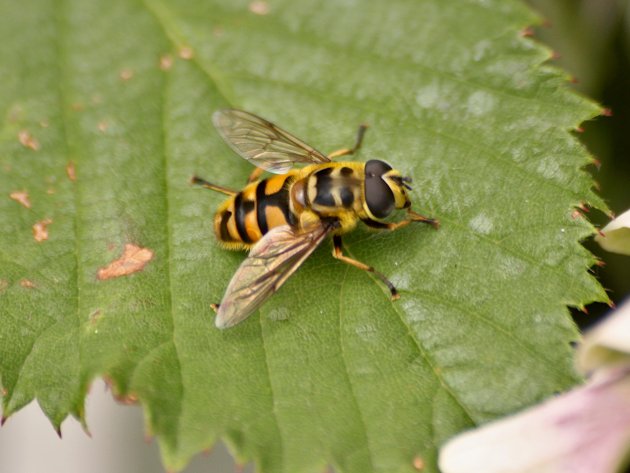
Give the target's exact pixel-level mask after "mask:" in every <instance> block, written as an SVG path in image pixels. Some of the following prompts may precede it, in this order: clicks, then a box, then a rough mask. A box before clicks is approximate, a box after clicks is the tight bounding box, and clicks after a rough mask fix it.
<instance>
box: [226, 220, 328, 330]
mask: <svg viewBox="0 0 630 473" xmlns="http://www.w3.org/2000/svg"><path fill="white" fill-rule="evenodd" d="M333 228H334V227H333V225H330V224H324V223H323V224H321V225H319V226H317V227H315V228H314V229H313V230H311V231H308V232H304V233H298V231H297V230H295V229H293V228H292V227H290V226H289V225H283V226H281V227H275V228H273V229H272V230H271V231H269V233H267V234H266V235H265V236H264V237H263V238H262V239H261V240H260V241H259V242H258V243H256V245H254V247H253V248H252V250H251V252H250V253H249V256H248V257H247V258H246V259H245V261H243V263H242V264H241V266H240V267H239V268H238V269H237V270H236V274H234V276H233V277H232V280H231V281H230V284H229V285H228V288H227V290H226V291H225V295H224V296H223V300H222V301H221V304H220V306H219V309H218V311H217V317H216V320H215V323H216V326H217V327H218V328H228V327H232V326H233V325H236V324H238V323H239V322H241V321H243V320H244V319H246V318H247V317H249V315H250V314H251V313H252V312H254V311H255V310H256V309H257V308H258V307H260V305H261V304H262V303H263V302H264V301H265V300H266V299H267V298H268V297H269V296H270V295H272V294H273V293H274V292H276V291H277V290H278V288H279V287H280V286H282V284H284V282H285V281H286V280H287V279H288V277H289V276H291V274H293V272H294V271H295V270H296V269H297V268H298V267H299V266H300V265H301V264H302V262H304V260H305V259H306V258H307V257H308V256H309V255H310V254H311V253H312V252H313V251H314V250H315V248H317V247H318V246H319V244H320V243H321V242H322V241H323V240H324V238H326V235H328V233H330V231H331V230H332V229H333Z"/></svg>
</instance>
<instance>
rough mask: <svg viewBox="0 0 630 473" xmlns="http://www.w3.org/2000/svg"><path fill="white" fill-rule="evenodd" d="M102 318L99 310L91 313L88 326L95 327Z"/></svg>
mask: <svg viewBox="0 0 630 473" xmlns="http://www.w3.org/2000/svg"><path fill="white" fill-rule="evenodd" d="M102 316H103V314H102V313H101V309H96V310H95V311H93V312H92V313H91V314H90V324H91V325H96V323H97V322H98V321H99V319H100V318H101V317H102Z"/></svg>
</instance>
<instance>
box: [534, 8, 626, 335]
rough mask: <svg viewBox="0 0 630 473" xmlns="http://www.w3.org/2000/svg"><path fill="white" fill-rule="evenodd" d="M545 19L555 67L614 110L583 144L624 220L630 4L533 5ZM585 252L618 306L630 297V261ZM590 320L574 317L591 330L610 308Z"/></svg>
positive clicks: (593, 312) (590, 126)
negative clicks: (592, 257)
mask: <svg viewBox="0 0 630 473" xmlns="http://www.w3.org/2000/svg"><path fill="white" fill-rule="evenodd" d="M528 3H529V4H530V5H531V6H532V7H533V8H534V9H535V10H536V11H538V13H539V14H540V15H541V16H542V17H543V18H545V19H547V22H546V24H545V25H543V26H541V27H539V28H536V29H535V30H534V31H535V34H534V38H535V40H537V41H541V42H543V43H545V44H547V45H548V46H550V47H551V48H552V49H553V50H554V51H555V52H556V55H557V58H555V59H553V60H552V61H551V63H552V64H555V65H557V66H559V67H562V68H563V69H565V70H566V71H568V72H569V73H570V74H571V75H572V76H573V78H574V83H572V84H571V87H573V88H574V89H576V90H577V91H578V92H580V93H581V94H583V95H586V96H588V97H591V98H593V99H595V100H597V101H598V102H599V103H601V104H602V105H603V106H604V107H607V108H609V109H610V110H611V112H612V116H610V117H599V118H597V119H595V120H593V121H590V122H586V123H584V124H583V125H582V127H583V129H584V132H583V133H580V134H579V138H580V139H581V140H582V142H583V143H584V144H585V145H586V146H587V148H588V149H589V150H590V151H591V153H592V154H593V155H594V156H595V157H596V158H597V159H599V160H600V162H601V168H600V169H599V170H598V169H597V168H596V167H595V166H589V167H588V168H587V170H588V171H589V172H591V173H592V174H593V176H594V178H595V180H596V181H597V182H598V183H599V187H600V194H601V195H602V197H603V198H604V199H605V200H606V201H607V202H608V206H609V207H610V209H611V210H612V211H613V212H614V213H615V214H616V215H620V214H622V213H623V212H625V211H626V210H628V209H630V1H629V0H551V1H549V0H528ZM588 217H589V218H590V219H591V221H592V222H593V223H594V224H596V225H597V226H598V227H600V228H601V227H603V226H604V225H605V224H606V223H607V222H608V218H607V216H605V215H604V214H602V213H601V212H597V211H591V212H590V213H589V215H588ZM585 246H586V247H587V248H589V249H590V250H591V251H592V252H593V253H595V254H596V255H597V256H598V257H599V258H601V259H602V260H603V261H604V262H605V263H606V266H604V267H603V268H599V267H596V268H593V271H594V272H595V274H596V275H597V277H598V278H599V280H600V281H601V283H602V285H603V286H604V287H605V288H606V289H608V294H609V296H610V297H611V299H612V300H613V301H614V302H615V304H616V305H617V306H619V305H620V304H621V302H622V301H623V300H624V299H626V298H627V297H628V295H629V294H630V256H623V255H615V254H613V253H607V252H605V251H604V250H602V249H601V248H600V247H599V245H597V244H595V243H594V242H593V241H587V242H585ZM588 311H589V313H588V314H584V313H582V312H579V311H577V310H575V311H573V316H574V319H575V320H576V322H577V323H578V324H579V325H580V326H581V327H582V328H586V327H588V326H590V325H592V324H593V323H595V322H596V321H597V320H599V319H600V318H601V317H602V316H604V315H605V314H606V313H607V312H608V311H609V307H608V306H607V305H605V304H592V305H590V306H589V307H588Z"/></svg>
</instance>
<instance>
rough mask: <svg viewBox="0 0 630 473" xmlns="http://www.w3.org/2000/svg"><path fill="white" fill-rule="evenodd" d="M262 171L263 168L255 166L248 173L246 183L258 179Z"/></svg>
mask: <svg viewBox="0 0 630 473" xmlns="http://www.w3.org/2000/svg"><path fill="white" fill-rule="evenodd" d="M263 172H264V169H263V168H255V169H254V170H253V171H252V173H251V174H250V175H249V177H248V178H247V183H248V184H249V183H250V182H254V181H257V180H258V179H260V176H261V175H262V173H263Z"/></svg>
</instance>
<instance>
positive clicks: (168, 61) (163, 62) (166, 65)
mask: <svg viewBox="0 0 630 473" xmlns="http://www.w3.org/2000/svg"><path fill="white" fill-rule="evenodd" d="M171 67H173V56H171V55H170V54H164V55H162V56H161V57H160V69H162V70H163V71H168V70H169V69H170V68H171Z"/></svg>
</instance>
